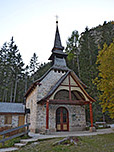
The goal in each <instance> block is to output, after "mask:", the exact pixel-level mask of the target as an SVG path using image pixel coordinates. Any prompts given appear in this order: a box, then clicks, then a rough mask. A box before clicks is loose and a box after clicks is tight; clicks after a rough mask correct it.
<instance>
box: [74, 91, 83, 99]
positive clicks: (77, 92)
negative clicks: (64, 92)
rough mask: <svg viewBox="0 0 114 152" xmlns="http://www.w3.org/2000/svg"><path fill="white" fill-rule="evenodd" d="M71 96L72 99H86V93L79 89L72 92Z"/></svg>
mask: <svg viewBox="0 0 114 152" xmlns="http://www.w3.org/2000/svg"><path fill="white" fill-rule="evenodd" d="M71 98H72V100H85V97H84V95H83V94H82V93H81V92H79V91H77V90H74V91H72V92H71Z"/></svg>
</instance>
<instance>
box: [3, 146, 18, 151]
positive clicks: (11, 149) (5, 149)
mask: <svg viewBox="0 0 114 152" xmlns="http://www.w3.org/2000/svg"><path fill="white" fill-rule="evenodd" d="M18 149H19V148H16V147H10V148H1V149H0V152H8V151H9V152H11V151H15V150H18Z"/></svg>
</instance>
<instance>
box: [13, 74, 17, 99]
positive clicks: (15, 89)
mask: <svg viewBox="0 0 114 152" xmlns="http://www.w3.org/2000/svg"><path fill="white" fill-rule="evenodd" d="M16 91H17V77H16V81H15V89H14V98H13V102H15V99H16Z"/></svg>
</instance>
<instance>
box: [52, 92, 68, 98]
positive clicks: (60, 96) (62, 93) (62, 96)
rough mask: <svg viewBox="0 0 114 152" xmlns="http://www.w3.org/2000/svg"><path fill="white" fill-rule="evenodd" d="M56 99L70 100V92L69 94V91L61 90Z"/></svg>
mask: <svg viewBox="0 0 114 152" xmlns="http://www.w3.org/2000/svg"><path fill="white" fill-rule="evenodd" d="M54 99H59V100H69V92H68V90H60V91H58V92H57V93H56V94H55V96H54Z"/></svg>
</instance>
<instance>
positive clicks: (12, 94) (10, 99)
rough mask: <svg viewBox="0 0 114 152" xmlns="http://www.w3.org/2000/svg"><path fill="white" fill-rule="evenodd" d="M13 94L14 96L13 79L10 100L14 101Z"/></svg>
mask: <svg viewBox="0 0 114 152" xmlns="http://www.w3.org/2000/svg"><path fill="white" fill-rule="evenodd" d="M12 96H13V81H12V83H11V94H10V102H12Z"/></svg>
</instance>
